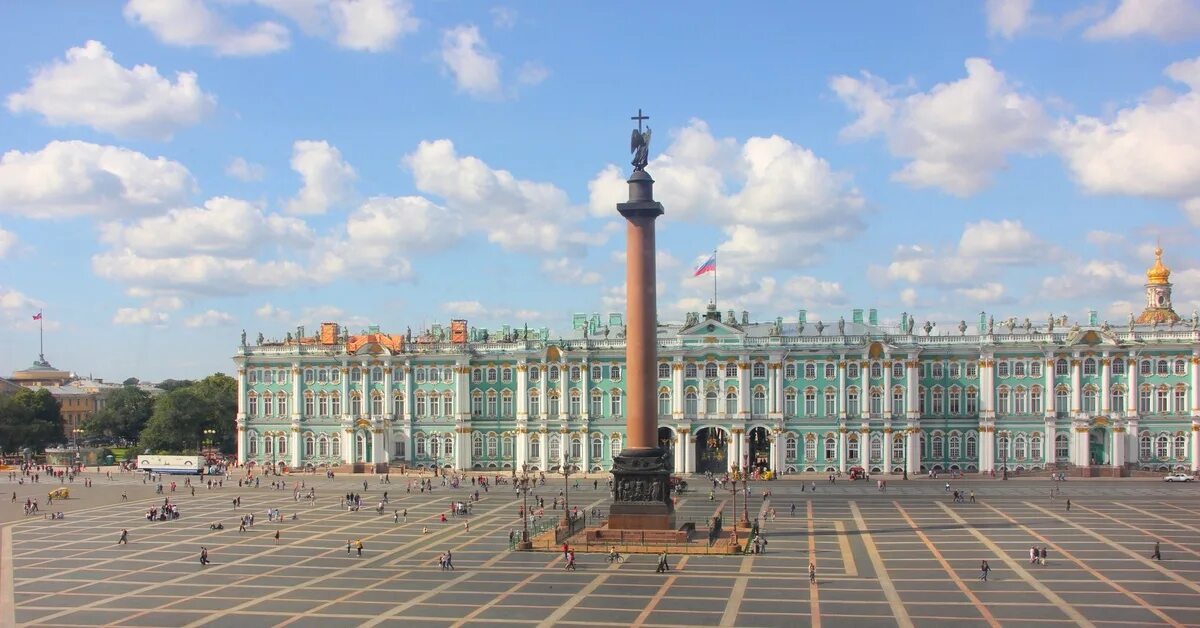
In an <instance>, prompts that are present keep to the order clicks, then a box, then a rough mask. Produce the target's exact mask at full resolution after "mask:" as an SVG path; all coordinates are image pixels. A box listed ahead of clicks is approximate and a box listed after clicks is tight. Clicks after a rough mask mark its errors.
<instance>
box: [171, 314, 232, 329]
mask: <svg viewBox="0 0 1200 628" xmlns="http://www.w3.org/2000/svg"><path fill="white" fill-rule="evenodd" d="M232 322H233V317H232V316H230V315H229V314H227V313H225V312H221V311H218V310H206V311H204V312H201V313H199V314H196V315H195V316H189V317H187V318H186V319H184V321H183V324H184V325H186V326H188V327H192V328H196V327H217V326H219V325H229V324H230V323H232Z"/></svg>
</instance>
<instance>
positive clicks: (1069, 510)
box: [1067, 497, 1071, 512]
mask: <svg viewBox="0 0 1200 628" xmlns="http://www.w3.org/2000/svg"><path fill="white" fill-rule="evenodd" d="M1067 512H1071V498H1070V497H1068V498H1067Z"/></svg>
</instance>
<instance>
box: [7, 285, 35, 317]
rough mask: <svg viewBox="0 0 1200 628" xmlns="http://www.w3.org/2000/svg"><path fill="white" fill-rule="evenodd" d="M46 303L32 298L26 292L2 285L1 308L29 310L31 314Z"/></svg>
mask: <svg viewBox="0 0 1200 628" xmlns="http://www.w3.org/2000/svg"><path fill="white" fill-rule="evenodd" d="M44 306H45V303H43V302H42V301H39V300H37V299H32V298H30V297H27V296H25V294H24V293H22V292H19V291H17V290H13V289H12V288H5V287H4V286H0V310H9V311H12V312H21V311H28V312H29V315H30V316H33V314H34V312H35V311H36V310H37V309H38V308H41V307H44Z"/></svg>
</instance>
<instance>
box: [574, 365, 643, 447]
mask: <svg viewBox="0 0 1200 628" xmlns="http://www.w3.org/2000/svg"><path fill="white" fill-rule="evenodd" d="M654 368H655V370H656V372H655V377H656V379H657V376H658V373H657V369H658V365H657V364H656V365H654ZM591 376H592V372H591V368H590V366H589V365H588V360H587V358H584V359H583V360H582V361H581V362H580V363H579V418H580V420H582V421H583V426H584V427H587V424H588V419H590V418H591V415H590V414H589V413H590V412H591V408H592V404H591V399H592V395H591V393H590V392H588V391H589V389H590V388H591V387H592V386H591V379H590V378H591ZM653 394H654V408H655V409H656V410H657V409H658V386H655V387H654V393H653ZM586 449H587V447H584V450H586ZM584 469H587V466H586V465H585V466H584Z"/></svg>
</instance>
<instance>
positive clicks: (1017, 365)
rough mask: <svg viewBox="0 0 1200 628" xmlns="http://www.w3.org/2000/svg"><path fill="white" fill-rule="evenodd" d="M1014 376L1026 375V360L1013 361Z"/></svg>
mask: <svg viewBox="0 0 1200 628" xmlns="http://www.w3.org/2000/svg"><path fill="white" fill-rule="evenodd" d="M1013 377H1025V361H1024V360H1016V361H1014V362H1013Z"/></svg>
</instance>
